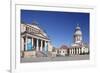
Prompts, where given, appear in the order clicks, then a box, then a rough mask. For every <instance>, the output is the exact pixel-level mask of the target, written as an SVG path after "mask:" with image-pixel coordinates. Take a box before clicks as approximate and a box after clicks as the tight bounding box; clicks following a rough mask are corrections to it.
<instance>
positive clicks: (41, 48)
mask: <svg viewBox="0 0 100 73" xmlns="http://www.w3.org/2000/svg"><path fill="white" fill-rule="evenodd" d="M40 50H41V51H42V50H43V41H42V40H41V47H40Z"/></svg>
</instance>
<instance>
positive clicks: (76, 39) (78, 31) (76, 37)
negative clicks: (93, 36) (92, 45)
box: [74, 24, 82, 44]
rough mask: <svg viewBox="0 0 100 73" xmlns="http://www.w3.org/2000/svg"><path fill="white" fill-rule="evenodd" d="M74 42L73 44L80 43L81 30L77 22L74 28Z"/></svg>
mask: <svg viewBox="0 0 100 73" xmlns="http://www.w3.org/2000/svg"><path fill="white" fill-rule="evenodd" d="M74 43H75V44H82V31H81V29H80V27H79V24H77V27H76V28H75V32H74Z"/></svg>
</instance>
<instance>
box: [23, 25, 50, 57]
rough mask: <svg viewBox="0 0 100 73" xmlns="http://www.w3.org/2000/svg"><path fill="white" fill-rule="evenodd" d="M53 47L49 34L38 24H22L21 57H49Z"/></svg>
mask: <svg viewBox="0 0 100 73" xmlns="http://www.w3.org/2000/svg"><path fill="white" fill-rule="evenodd" d="M48 51H49V52H51V51H52V45H51V43H50V40H49V38H48V36H47V34H46V33H45V32H44V31H43V30H42V29H41V28H40V27H39V26H37V24H35V23H33V24H21V57H35V56H37V55H38V56H39V54H40V55H44V56H46V55H47V52H48Z"/></svg>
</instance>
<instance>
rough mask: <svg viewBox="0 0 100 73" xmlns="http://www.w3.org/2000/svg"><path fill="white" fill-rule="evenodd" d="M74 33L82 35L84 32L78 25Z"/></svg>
mask: <svg viewBox="0 0 100 73" xmlns="http://www.w3.org/2000/svg"><path fill="white" fill-rule="evenodd" d="M74 35H82V32H81V30H80V27H79V26H78V25H77V27H76V28H75V33H74Z"/></svg>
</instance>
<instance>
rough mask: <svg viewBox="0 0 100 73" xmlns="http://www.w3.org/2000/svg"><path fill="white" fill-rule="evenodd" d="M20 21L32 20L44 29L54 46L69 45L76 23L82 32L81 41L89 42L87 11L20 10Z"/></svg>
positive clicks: (29, 21) (28, 21)
mask: <svg viewBox="0 0 100 73" xmlns="http://www.w3.org/2000/svg"><path fill="white" fill-rule="evenodd" d="M21 21H23V22H25V23H28V24H31V23H32V22H33V21H35V22H37V23H38V25H39V26H40V27H41V28H42V29H44V30H45V31H46V33H47V35H48V36H49V38H50V39H51V43H52V44H53V46H54V47H60V46H61V45H63V44H64V45H67V46H70V45H71V44H72V43H73V34H74V31H75V27H76V26H77V24H79V26H80V27H81V31H82V33H83V42H85V43H89V13H77V12H56V11H36V10H21Z"/></svg>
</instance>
